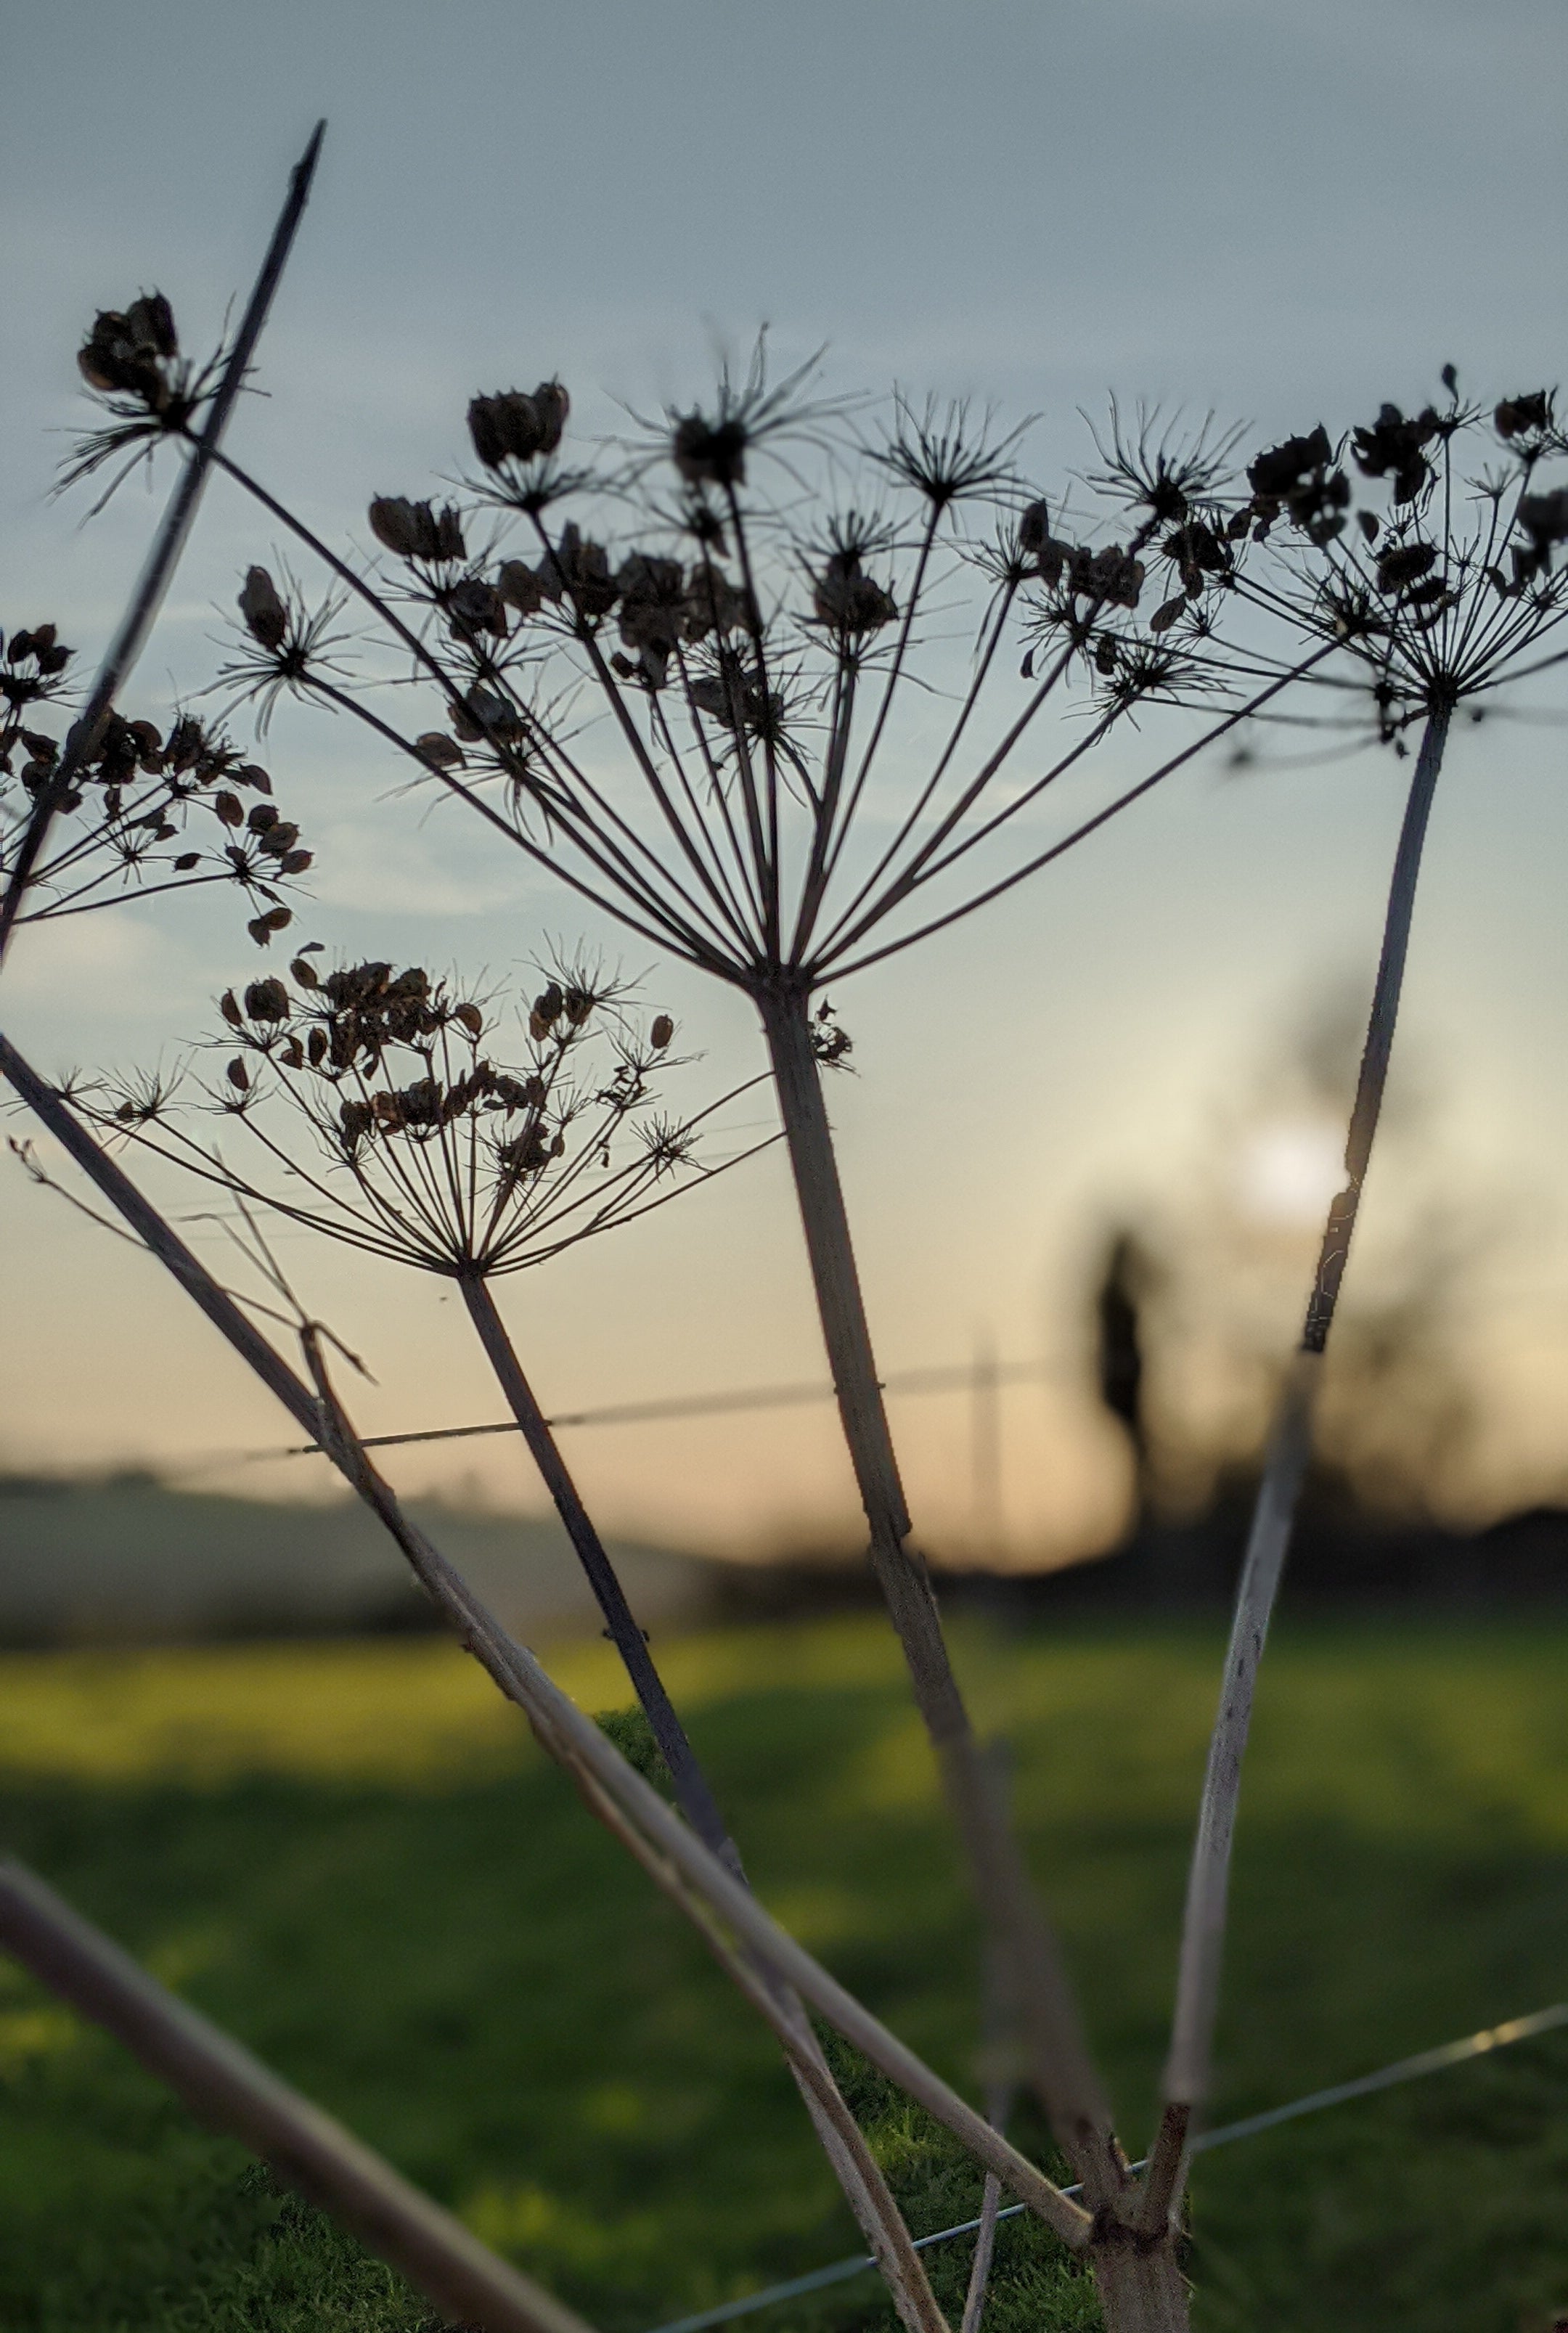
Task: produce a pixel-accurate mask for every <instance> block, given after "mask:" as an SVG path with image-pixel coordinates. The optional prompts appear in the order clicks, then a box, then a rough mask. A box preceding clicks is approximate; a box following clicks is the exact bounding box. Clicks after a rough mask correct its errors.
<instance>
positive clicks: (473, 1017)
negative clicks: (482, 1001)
mask: <svg viewBox="0 0 1568 2333" xmlns="http://www.w3.org/2000/svg"><path fill="white" fill-rule="evenodd" d="M452 1018H453V1020H454V1021H456V1022H458V1023H459V1024H460V1025H461V1026H462V1027H463V1028H465V1029H467V1032H468V1034H469V1036H470V1037H472V1038H474V1039H476V1040H477V1039H478V1038H480V1037H482V1036H483V1035H484V1033H485V1016H484V1014H483V1013H481V1012H480V1010H479V1007H478V1006H477V1005H476V1004H457V1005H455V1006H454V1007H453V1009H452Z"/></svg>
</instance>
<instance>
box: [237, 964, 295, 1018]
mask: <svg viewBox="0 0 1568 2333" xmlns="http://www.w3.org/2000/svg"><path fill="white" fill-rule="evenodd" d="M245 1011H246V1012H247V1013H249V1015H250V1017H251V1019H252V1020H253V1021H286V1020H287V1019H288V1017H289V1011H290V1006H289V993H288V990H287V989H286V988H285V987H284V984H283V982H282V981H281V980H279V979H277V978H276V977H275V976H273V975H269V976H268V977H267V978H266V979H265V980H253V981H252V982H251V984H250V985H249V987H248V988H247V989H246V990H245Z"/></svg>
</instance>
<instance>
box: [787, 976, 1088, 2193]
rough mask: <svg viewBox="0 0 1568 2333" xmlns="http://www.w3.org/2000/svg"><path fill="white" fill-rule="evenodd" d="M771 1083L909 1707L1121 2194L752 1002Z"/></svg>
mask: <svg viewBox="0 0 1568 2333" xmlns="http://www.w3.org/2000/svg"><path fill="white" fill-rule="evenodd" d="M756 1002H757V1004H758V1007H759V1010H760V1012H761V1013H762V1020H763V1027H764V1029H765V1032H766V1036H767V1042H768V1048H769V1051H770V1053H771V1056H772V1060H773V1067H774V1077H775V1079H776V1080H777V1084H778V1094H779V1107H780V1109H781V1112H782V1114H783V1118H784V1134H785V1138H786V1140H787V1142H788V1145H789V1154H790V1163H791V1166H792V1167H793V1168H794V1181H795V1190H796V1193H797V1195H798V1197H799V1201H800V1209H801V1220H802V1223H803V1227H804V1231H805V1239H806V1250H807V1253H808V1255H809V1257H810V1259H811V1268H812V1277H813V1282H814V1283H815V1287H816V1296H817V1306H818V1310H819V1311H820V1313H821V1316H822V1334H823V1337H824V1339H825V1340H826V1344H827V1351H828V1361H829V1365H830V1367H831V1368H832V1378H833V1389H834V1393H835V1395H836V1397H837V1399H838V1405H839V1416H840V1418H841V1420H842V1425H843V1430H844V1438H845V1440H846V1442H847V1443H848V1445H849V1451H850V1457H851V1463H852V1464H853V1466H854V1471H855V1479H856V1482H857V1483H858V1484H859V1486H860V1493H861V1504H862V1505H863V1507H864V1509H865V1512H866V1521H867V1522H868V1524H869V1525H870V1527H871V1565H872V1569H873V1570H874V1571H875V1573H876V1576H877V1581H878V1584H879V1586H880V1589H881V1591H882V1595H883V1598H884V1599H885V1601H886V1603H887V1607H888V1611H889V1614H890V1618H891V1619H892V1623H893V1626H894V1627H895V1628H896V1629H897V1631H898V1635H899V1643H900V1644H901V1645H902V1647H903V1650H904V1657H905V1659H906V1661H907V1662H908V1664H909V1675H910V1679H911V1681H912V1683H913V1685H914V1692H915V1699H916V1702H917V1704H918V1705H919V1711H920V1714H921V1716H922V1717H923V1718H924V1720H925V1723H926V1728H927V1731H928V1733H929V1734H930V1737H931V1742H932V1744H933V1746H934V1748H935V1750H936V1752H937V1758H938V1765H939V1767H940V1770H941V1774H942V1781H943V1784H944V1787H945V1789H946V1791H947V1794H948V1802H949V1804H950V1806H951V1808H952V1810H953V1813H954V1817H955V1819H956V1821H957V1829H958V1833H959V1837H960V1839H961V1840H962V1842H963V1846H964V1849H965V1852H966V1854H967V1857H968V1860H969V1866H970V1871H971V1875H972V1877H973V1880H974V1885H975V1889H976V1895H977V1896H978V1897H979V1900H980V1904H981V1908H982V1910H983V1912H984V1914H985V1916H986V1921H987V1923H988V1925H989V1926H990V1928H991V1931H992V1934H993V1936H994V1938H995V1939H996V1944H997V1947H998V1949H999V1951H1000V1952H1001V1953H1002V1954H1004V1956H1005V1962H1006V1965H1007V1969H1008V1973H1009V1978H1010V1982H1011V1985H1012V1990H1013V1993H1014V1998H1015V2001H1016V2002H1017V2006H1018V2015H1019V2019H1020V2022H1021V2025H1022V2029H1023V2031H1024V2040H1025V2044H1026V2047H1027V2049H1028V2052H1029V2058H1030V2065H1031V2070H1032V2072H1033V2075H1034V2081H1035V2084H1036V2087H1037V2088H1038V2089H1039V2091H1040V2094H1041V2098H1042V2101H1043V2103H1044V2106H1045V2108H1046V2111H1047V2113H1048V2114H1049V2116H1050V2117H1051V2121H1052V2127H1053V2130H1054V2132H1055V2135H1056V2137H1057V2140H1058V2142H1059V2144H1060V2145H1061V2146H1062V2147H1063V2150H1064V2152H1065V2153H1066V2154H1067V2155H1068V2156H1069V2158H1070V2159H1071V2161H1072V2162H1073V2167H1074V2169H1075V2170H1076V2171H1077V2172H1078V2174H1079V2176H1080V2177H1081V2178H1082V2180H1083V2182H1084V2185H1085V2189H1086V2191H1087V2193H1088V2194H1089V2196H1090V2199H1091V2201H1092V2202H1093V2203H1100V2202H1103V2201H1107V2200H1109V2198H1110V2197H1111V2195H1113V2194H1116V2193H1117V2192H1119V2189H1120V2185H1121V2155H1120V2150H1119V2149H1118V2148H1117V2146H1116V2144H1115V2140H1114V2138H1113V2136H1111V2117H1110V2112H1109V2108H1108V2107H1107V2105H1106V2101H1105V2098H1104V2094H1103V2091H1102V2090H1101V2085H1100V2081H1099V2078H1098V2076H1097V2074H1096V2072H1095V2070H1094V2067H1093V2063H1092V2059H1091V2058H1090V2054H1089V2049H1088V2044H1087V2042H1086V2040H1085V2039H1084V2035H1083V2031H1082V2024H1081V2021H1080V2020H1079V2016H1078V2011H1077V2007H1076V2004H1075V2003H1074V2002H1073V1995H1072V1991H1071V1988H1070V1986H1069V1983H1068V1981H1067V1977H1066V1973H1065V1971H1064V1969H1063V1964H1062V1960H1061V1955H1060V1953H1059V1952H1058V1949H1057V1946H1056V1942H1055V1938H1054V1937H1053V1935H1052V1934H1051V1931H1050V1928H1049V1926H1048V1925H1047V1923H1046V1920H1045V1917H1044V1913H1043V1912H1042V1910H1041V1908H1040V1906H1039V1904H1038V1902H1037V1900H1036V1898H1035V1896H1034V1891H1033V1889H1032V1887H1030V1884H1029V1880H1028V1877H1027V1874H1026V1873H1025V1871H1024V1865H1023V1859H1022V1858H1021V1856H1020V1855H1019V1852H1018V1848H1017V1844H1016V1842H1015V1839H1014V1837H1013V1833H1012V1830H1011V1828H1010V1826H1009V1824H1008V1822H1007V1819H1006V1815H1005V1810H1004V1809H1003V1807H1002V1804H1001V1800H1000V1796H999V1794H998V1792H997V1791H996V1788H995V1786H994V1781H993V1778H992V1777H990V1776H989V1775H988V1774H987V1772H986V1765H985V1760H984V1757H983V1755H982V1752H981V1750H980V1746H979V1744H978V1743H977V1742H976V1738H975V1733H974V1730H973V1728H972V1726H971V1725H970V1723H969V1716H968V1712H967V1709H966V1708H965V1706H964V1701H963V1696H962V1695H961V1694H960V1692H959V1690H958V1683H957V1678H956V1677H955V1675H953V1668H952V1663H951V1661H950V1660H949V1658H948V1647H947V1643H946V1640H945V1638H944V1637H943V1634H942V1624H941V1620H940V1618H938V1611H937V1600H936V1598H935V1596H934V1595H933V1593H932V1590H931V1583H930V1580H929V1579H928V1575H927V1571H926V1568H925V1565H924V1564H923V1563H922V1561H921V1560H920V1559H919V1555H917V1554H916V1553H915V1552H914V1551H913V1550H912V1549H910V1548H909V1545H908V1544H907V1542H908V1540H909V1510H908V1508H907V1507H906V1505H905V1503H904V1492H903V1485H902V1483H901V1482H900V1480H899V1464H898V1459H897V1456H896V1455H895V1453H894V1450H893V1441H892V1435H891V1433H890V1430H889V1426H888V1414H887V1408H886V1406H885V1404H884V1402H883V1400H882V1389H881V1385H880V1379H879V1378H878V1375H877V1365H876V1359H875V1355H874V1353H873V1351H872V1349H871V1329H870V1326H869V1324H868V1321H867V1319H866V1310H865V1304H864V1301H863V1299H862V1297H861V1284H860V1276H859V1273H858V1272H857V1270H856V1266H855V1256H854V1248H853V1244H852V1243H851V1236H850V1225H849V1217H848V1215H847V1212H846V1210H845V1207H844V1198H843V1190H842V1185H841V1184H840V1181H839V1172H838V1162H837V1158H836V1157H835V1154H834V1150H833V1140H832V1129H831V1128H830V1126H829V1123H828V1115H827V1110H826V1108H825V1105H824V1102H823V1097H822V1078H821V1073H820V1070H819V1067H818V1061H817V1055H816V1049H815V1046H814V1044H813V1035H812V1024H811V1019H810V1013H809V1008H808V1002H807V999H806V997H805V996H804V994H802V993H801V992H799V991H793V992H787V993H784V994H780V993H778V992H776V991H774V990H764V991H762V992H761V993H760V994H758V996H757V999H756Z"/></svg>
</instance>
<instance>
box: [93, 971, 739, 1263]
mask: <svg viewBox="0 0 1568 2333" xmlns="http://www.w3.org/2000/svg"><path fill="white" fill-rule="evenodd" d="M318 953H319V950H318V949H317V948H316V947H315V946H312V947H311V948H310V949H308V950H305V951H303V952H302V953H301V954H300V955H297V956H296V957H295V958H294V960H293V963H292V964H291V965H290V966H289V969H288V974H287V976H286V977H285V976H284V975H283V974H271V975H268V976H267V977H265V978H263V979H258V980H253V981H251V982H249V983H248V984H246V985H245V987H244V988H243V989H229V990H228V991H226V994H224V995H223V996H222V997H221V998H220V999H219V1010H220V1012H221V1014H222V1017H223V1020H224V1022H225V1024H226V1033H225V1036H224V1037H223V1038H222V1039H220V1040H217V1041H216V1042H217V1043H218V1044H220V1045H221V1046H222V1047H223V1048H224V1051H225V1052H226V1059H225V1061H224V1064H223V1068H222V1070H221V1071H220V1072H219V1074H218V1076H217V1078H216V1080H213V1081H209V1082H208V1083H207V1087H206V1089H205V1091H206V1098H207V1102H208V1103H209V1104H210V1105H211V1106H214V1107H216V1108H217V1109H220V1110H221V1111H222V1112H223V1113H224V1115H225V1117H226V1118H230V1119H234V1120H237V1121H238V1122H239V1123H240V1124H241V1125H242V1126H243V1128H244V1129H245V1132H246V1133H247V1134H248V1135H249V1136H250V1137H251V1138H253V1140H254V1142H255V1145H256V1146H257V1150H256V1153H255V1157H256V1158H257V1159H258V1161H259V1162H260V1164H259V1165H258V1166H256V1167H255V1168H252V1167H249V1166H245V1165H242V1164H240V1163H239V1161H238V1159H237V1157H236V1153H235V1149H234V1145H233V1144H232V1143H226V1144H225V1145H224V1147H223V1154H222V1157H221V1161H220V1157H219V1154H218V1152H217V1151H216V1149H215V1148H212V1147H209V1146H207V1144H205V1143H204V1142H203V1141H202V1140H201V1139H200V1138H199V1137H198V1136H197V1135H196V1134H194V1133H193V1132H192V1131H191V1128H190V1125H189V1123H188V1113H186V1112H183V1111H181V1112H175V1111H172V1110H171V1109H170V1108H169V1107H168V1098H167V1096H166V1095H165V1093H164V1092H163V1090H161V1089H158V1090H156V1094H155V1101H156V1106H155V1107H152V1108H148V1107H146V1106H145V1095H146V1092H147V1089H145V1088H141V1089H136V1090H132V1091H130V1092H129V1093H125V1092H115V1093H114V1094H113V1096H112V1098H111V1105H110V1106H108V1107H107V1108H106V1110H105V1116H106V1120H107V1122H111V1123H112V1124H114V1125H116V1126H117V1127H119V1128H124V1127H125V1126H126V1125H127V1124H129V1123H134V1125H135V1127H136V1128H137V1130H138V1132H139V1138H141V1139H143V1140H144V1141H148V1142H150V1143H152V1144H154V1146H155V1147H162V1148H163V1149H164V1151H165V1154H166V1155H168V1156H169V1157H176V1158H178V1159H180V1160H181V1161H182V1162H183V1163H184V1164H186V1165H187V1166H191V1167H192V1168H194V1169H195V1170H196V1171H197V1172H199V1173H203V1174H205V1175H206V1176H207V1179H209V1180H215V1181H218V1182H221V1183H226V1184H227V1185H228V1186H230V1187H231V1188H233V1189H234V1190H235V1191H236V1192H237V1193H239V1194H240V1195H242V1196H244V1197H245V1199H246V1200H247V1201H254V1202H255V1203H256V1204H259V1205H265V1206H267V1207H269V1208H271V1209H273V1210H274V1211H275V1212H277V1213H279V1214H282V1215H287V1216H288V1217H290V1218H291V1220H293V1221H296V1222H301V1223H309V1224H313V1225H314V1226H315V1227H316V1228H317V1229H319V1230H321V1231H322V1232H324V1233H327V1234H330V1235H331V1236H332V1237H334V1238H337V1239H341V1240H342V1241H344V1242H345V1243H347V1244H349V1245H350V1246H353V1247H359V1248H362V1249H366V1250H368V1251H370V1253H376V1254H384V1255H390V1256H396V1257H399V1258H400V1259H401V1260H402V1261H404V1262H407V1263H414V1264H417V1265H418V1266H419V1267H420V1268H422V1269H424V1270H426V1271H429V1272H444V1273H447V1274H451V1275H454V1276H458V1277H462V1276H465V1275H468V1274H476V1275H481V1276H487V1275H489V1274H492V1273H495V1272H515V1271H519V1270H521V1269H523V1268H524V1266H525V1265H529V1264H534V1263H540V1262H542V1261H543V1260H544V1258H545V1257H546V1256H549V1255H553V1254H554V1253H558V1252H559V1250H561V1249H562V1248H563V1247H567V1246H570V1245H572V1244H574V1243H576V1242H577V1241H578V1240H581V1239H583V1238H586V1237H588V1236H590V1235H591V1234H592V1233H594V1232H598V1231H603V1230H607V1229H609V1228H611V1226H612V1225H614V1224H620V1223H624V1222H626V1221H628V1220H629V1219H630V1217H632V1216H633V1215H640V1214H642V1213H644V1212H645V1211H646V1209H647V1208H648V1207H649V1206H652V1205H662V1204H663V1203H664V1201H665V1199H666V1198H669V1197H673V1196H674V1195H676V1193H677V1192H678V1191H679V1190H682V1189H684V1188H685V1187H686V1186H688V1184H689V1183H691V1182H692V1181H693V1180H694V1179H702V1178H705V1177H706V1176H707V1175H709V1174H711V1173H712V1172H715V1171H717V1169H716V1168H715V1167H714V1166H709V1165H704V1164H701V1163H699V1161H698V1159H697V1153H696V1143H697V1128H698V1126H699V1124H700V1123H701V1122H702V1121H703V1120H704V1119H706V1118H708V1117H710V1116H711V1115H712V1111H713V1109H717V1108H718V1107H720V1106H721V1105H719V1104H714V1105H711V1106H710V1107H709V1108H708V1109H703V1110H700V1111H699V1112H698V1113H697V1116H696V1117H695V1118H692V1119H689V1120H687V1121H678V1120H676V1119H673V1118H669V1116H668V1115H666V1114H665V1113H663V1112H662V1111H661V1110H660V1109H659V1108H658V1107H657V1097H656V1094H655V1090H654V1070H655V1064H656V1062H657V1063H658V1064H659V1071H660V1074H663V1072H664V1071H665V1070H667V1069H668V1068H669V1066H671V1063H670V1061H669V1046H670V1044H671V1042H672V1041H673V1038H674V1035H675V1024H674V1022H673V1021H672V1020H671V1018H670V1016H669V1014H668V1013H659V1015H657V1016H656V1018H655V1019H654V1020H653V1022H652V1023H651V1025H650V1026H649V1028H648V1029H646V1030H643V1029H641V1028H640V1026H639V1024H638V1023H637V1022H636V1020H635V1019H634V1017H633V1016H632V1014H631V1013H630V1010H629V1007H628V1004H627V1001H626V999H625V997H624V995H623V994H621V993H620V991H619V990H618V988H617V987H616V985H615V984H613V983H607V982H606V981H604V980H603V979H602V978H601V977H600V976H599V975H597V974H595V973H594V972H593V971H592V969H591V968H589V967H587V966H584V965H575V966H563V967H562V968H561V969H560V970H559V971H558V972H557V973H556V974H554V975H553V977H551V978H550V979H548V980H547V981H546V982H545V983H544V986H543V987H542V988H541V989H540V990H539V991H538V993H537V994H535V995H534V997H533V998H532V1000H531V1001H530V1002H529V1003H527V1004H526V1005H525V1006H524V1007H523V1008H521V1009H520V1010H519V1011H518V1012H517V1013H516V1014H515V1015H514V1014H511V1013H504V1012H501V1011H499V1010H498V1009H497V1008H496V1006H495V1003H494V1002H493V1001H492V1000H489V999H482V998H480V997H478V996H476V995H475V994H471V993H469V992H466V991H463V990H461V989H458V988H457V987H456V986H455V985H454V984H452V983H450V982H448V981H445V980H440V979H436V978H433V977H432V976H431V974H429V973H428V972H426V971H425V970H424V969H423V968H422V967H420V966H418V965H411V966H409V967H408V968H406V969H404V970H401V971H399V970H398V969H397V968H396V967H395V966H394V965H393V964H392V963H391V962H390V960H380V959H371V960H367V961H365V962H362V963H358V964H346V965H340V966H338V967H337V968H336V969H334V970H332V971H327V972H322V970H320V969H319V968H318V966H317V965H316V964H315V962H314V957H315V955H317V954H318ZM508 1024H510V1035H509V1036H508V1033H507V1032H508ZM139 1095H140V1096H142V1097H143V1099H138V1096H139ZM726 1099H728V1097H726ZM268 1162H270V1165H271V1166H273V1167H274V1168H277V1169H280V1170H283V1171H282V1172H281V1175H280V1176H279V1177H278V1179H276V1180H271V1181H269V1180H267V1179H266V1178H265V1171H264V1170H265V1166H266V1165H267V1163H268ZM724 1163H726V1164H727V1163H730V1162H729V1161H726V1162H724Z"/></svg>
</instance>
